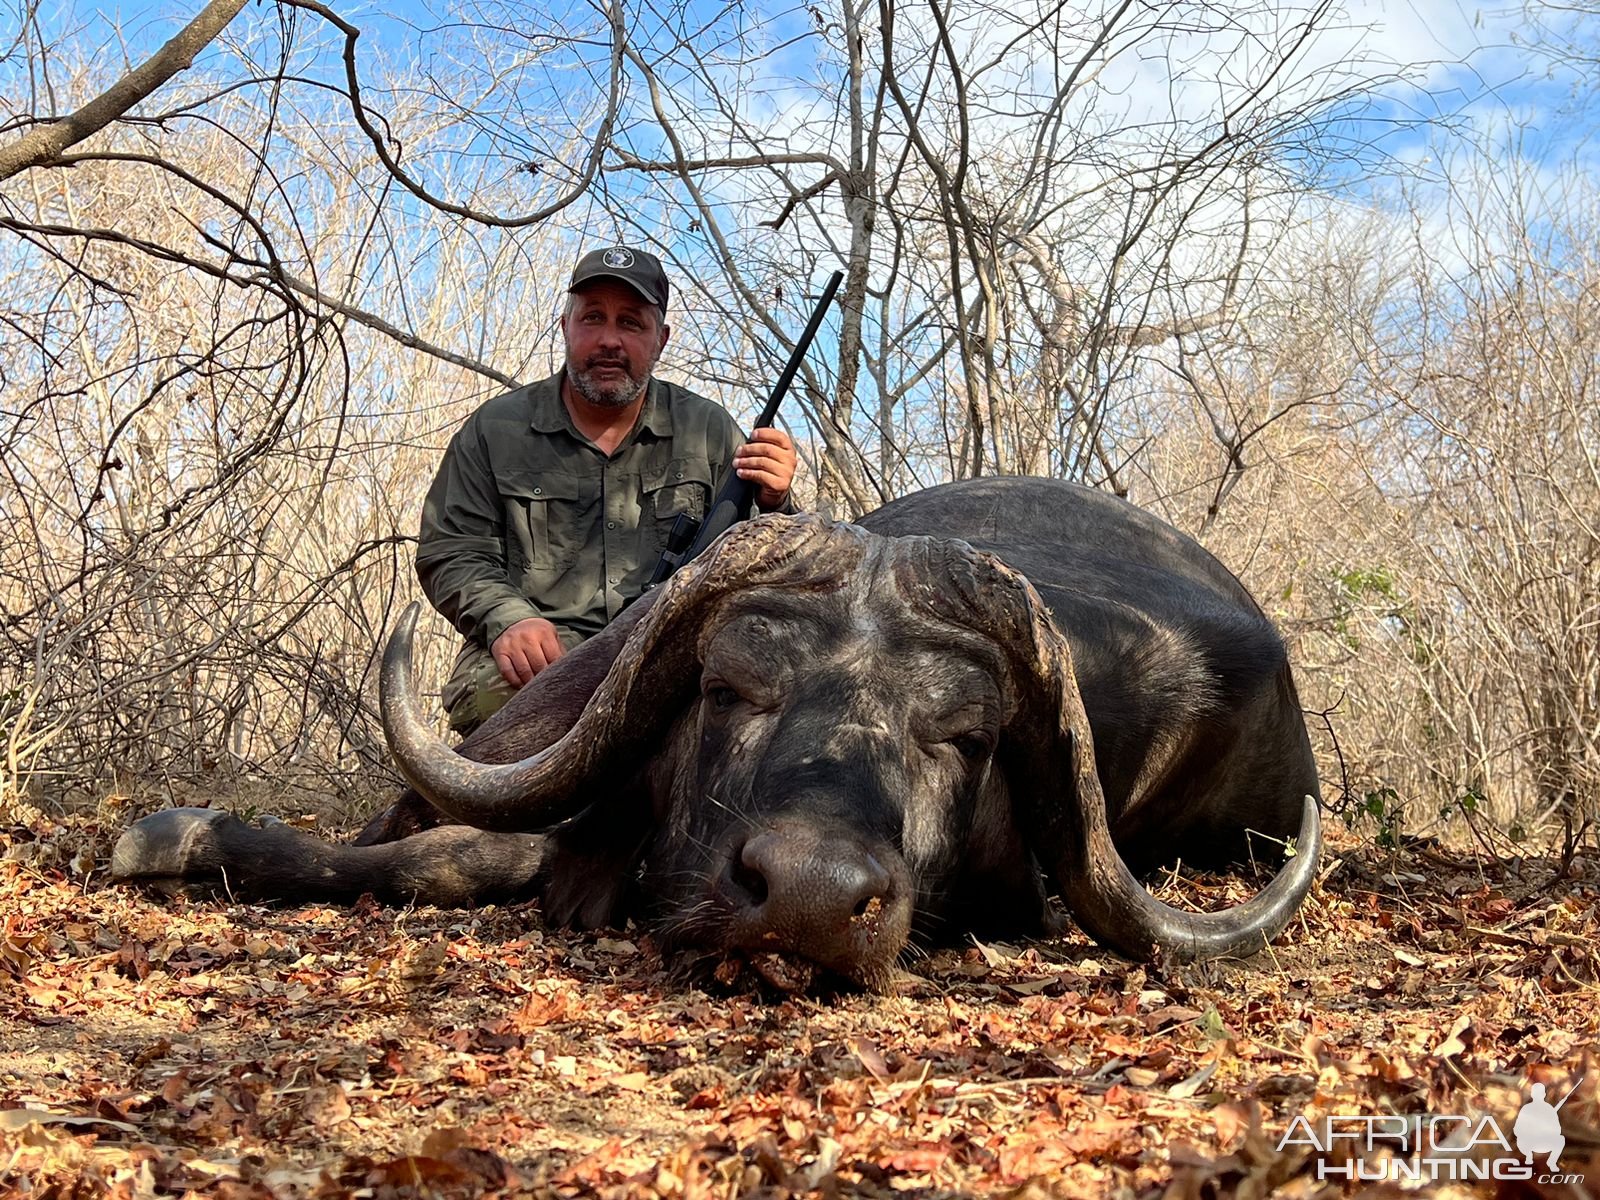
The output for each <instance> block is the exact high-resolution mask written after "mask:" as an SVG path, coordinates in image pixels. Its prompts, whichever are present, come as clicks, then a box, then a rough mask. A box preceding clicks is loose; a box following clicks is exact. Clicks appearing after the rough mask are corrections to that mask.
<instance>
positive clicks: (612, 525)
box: [606, 521, 617, 529]
mask: <svg viewBox="0 0 1600 1200" xmlns="http://www.w3.org/2000/svg"><path fill="white" fill-rule="evenodd" d="M616 527H617V523H616V522H615V521H607V522H606V528H607V529H615V528H616Z"/></svg>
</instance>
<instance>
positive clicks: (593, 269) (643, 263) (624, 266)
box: [567, 246, 667, 311]
mask: <svg viewBox="0 0 1600 1200" xmlns="http://www.w3.org/2000/svg"><path fill="white" fill-rule="evenodd" d="M595 279H616V280H620V281H621V282H623V283H625V284H627V285H628V286H629V287H631V288H632V289H633V290H634V291H636V292H638V293H639V295H641V296H643V297H644V298H645V299H646V300H648V301H650V303H651V304H654V305H656V306H657V307H658V308H660V309H662V310H663V311H665V310H666V307H667V273H666V272H665V271H663V270H662V269H661V260H660V259H658V258H657V257H656V256H655V255H654V254H651V253H650V252H649V251H647V250H633V249H630V248H629V247H627V246H612V247H610V248H608V249H605V250H591V251H589V253H587V254H585V255H584V256H583V257H582V258H580V259H579V260H578V265H577V266H575V267H573V268H572V282H571V283H569V284H568V285H567V291H569V292H575V291H577V290H578V289H579V288H580V287H582V286H583V285H584V284H586V283H588V282H590V281H591V280H595Z"/></svg>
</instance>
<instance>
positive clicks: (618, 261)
mask: <svg viewBox="0 0 1600 1200" xmlns="http://www.w3.org/2000/svg"><path fill="white" fill-rule="evenodd" d="M600 261H601V262H603V263H605V265H606V266H608V267H618V268H624V267H631V266H633V251H632V250H629V249H627V248H625V247H623V246H618V247H617V248H616V249H614V250H607V251H606V252H605V257H603V258H602V259H601V260H600Z"/></svg>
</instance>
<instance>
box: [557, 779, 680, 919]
mask: <svg viewBox="0 0 1600 1200" xmlns="http://www.w3.org/2000/svg"><path fill="white" fill-rule="evenodd" d="M651 832H652V829H651V818H650V805H649V803H648V801H647V800H645V799H644V795H643V788H642V787H632V788H629V789H628V790H627V793H626V794H624V795H618V796H615V797H612V798H610V799H608V800H606V801H603V802H601V803H598V804H593V805H590V806H589V807H588V808H586V809H585V810H584V811H583V812H581V813H579V814H578V815H577V816H576V817H574V818H573V819H572V820H570V821H568V822H567V823H566V824H565V825H562V826H561V827H560V828H559V829H557V830H555V831H554V832H553V833H551V834H550V835H549V838H550V848H549V851H548V852H547V853H546V855H545V859H544V863H543V865H542V866H541V868H540V871H539V908H540V911H541V913H542V914H543V916H544V922H545V925H546V926H548V927H552V928H566V929H606V928H621V926H622V924H623V923H624V921H626V919H627V917H628V915H629V913H630V911H631V910H632V909H633V908H634V899H635V897H634V895H633V891H634V871H635V868H636V867H637V866H638V863H639V859H640V857H641V856H642V855H643V853H644V849H645V844H646V843H647V842H648V841H649V839H650V835H651Z"/></svg>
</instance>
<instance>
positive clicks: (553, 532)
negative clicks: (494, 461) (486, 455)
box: [496, 469, 584, 578]
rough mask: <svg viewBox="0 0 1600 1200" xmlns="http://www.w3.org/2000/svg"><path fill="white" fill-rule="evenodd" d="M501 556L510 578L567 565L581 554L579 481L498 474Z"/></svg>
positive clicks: (522, 472)
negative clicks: (504, 556) (503, 524)
mask: <svg viewBox="0 0 1600 1200" xmlns="http://www.w3.org/2000/svg"><path fill="white" fill-rule="evenodd" d="M496 474H497V478H496V484H497V486H498V487H499V489H500V497H501V501H502V503H503V504H504V505H505V512H506V554H507V557H508V558H509V560H510V566H511V573H512V576H513V578H515V577H516V576H517V575H519V574H520V573H521V571H522V570H523V569H525V568H529V567H531V568H533V569H534V570H537V571H549V570H556V569H560V568H564V567H569V566H571V565H572V564H573V563H574V562H575V561H577V558H578V555H579V554H580V553H581V552H582V550H583V529H582V517H583V508H584V504H583V499H584V487H583V480H581V479H579V478H578V477H577V476H576V475H566V474H562V473H560V472H557V471H533V470H528V469H518V470H509V471H508V470H500V471H498V472H497V473H496Z"/></svg>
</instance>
